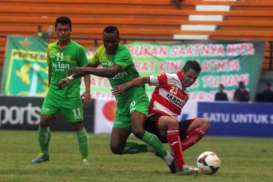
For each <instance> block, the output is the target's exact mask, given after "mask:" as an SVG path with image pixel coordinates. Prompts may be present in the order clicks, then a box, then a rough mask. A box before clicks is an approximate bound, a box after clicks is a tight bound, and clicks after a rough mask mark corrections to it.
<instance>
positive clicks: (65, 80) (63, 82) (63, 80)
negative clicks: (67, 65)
mask: <svg viewBox="0 0 273 182" xmlns="http://www.w3.org/2000/svg"><path fill="white" fill-rule="evenodd" d="M71 81H72V80H71V79H69V78H67V77H66V78H64V79H61V80H60V81H59V83H58V87H59V88H60V89H63V88H64V87H65V86H66V85H68V84H69V83H70V82H71Z"/></svg>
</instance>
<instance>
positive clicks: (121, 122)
mask: <svg viewBox="0 0 273 182" xmlns="http://www.w3.org/2000/svg"><path fill="white" fill-rule="evenodd" d="M148 109H149V99H148V97H147V95H146V94H144V95H142V96H138V97H128V98H127V99H126V100H123V101H120V100H119V101H118V102H117V110H116V117H115V122H114V125H113V127H114V128H130V127H131V116H130V115H131V113H132V112H141V113H143V114H145V115H147V114H148Z"/></svg>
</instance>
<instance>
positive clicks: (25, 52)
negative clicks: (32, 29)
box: [2, 36, 48, 96]
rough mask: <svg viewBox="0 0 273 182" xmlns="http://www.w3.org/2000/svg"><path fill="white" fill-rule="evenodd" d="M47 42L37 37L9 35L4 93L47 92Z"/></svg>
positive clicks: (39, 93)
mask: <svg viewBox="0 0 273 182" xmlns="http://www.w3.org/2000/svg"><path fill="white" fill-rule="evenodd" d="M46 49H47V42H45V41H44V40H42V39H39V38H35V37H23V36H8V38H7V45H6V55H5V63H4V73H3V80H2V94H3V95H13V96H44V95H45V94H46V92H47V84H48V78H47V76H48V71H47V70H48V67H47V62H46Z"/></svg>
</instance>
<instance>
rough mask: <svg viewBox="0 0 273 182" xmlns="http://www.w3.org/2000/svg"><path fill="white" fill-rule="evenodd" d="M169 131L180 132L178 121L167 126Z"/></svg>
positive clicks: (170, 122)
mask: <svg viewBox="0 0 273 182" xmlns="http://www.w3.org/2000/svg"><path fill="white" fill-rule="evenodd" d="M167 127H168V130H178V129H179V123H178V122H177V121H169V122H168V124H167Z"/></svg>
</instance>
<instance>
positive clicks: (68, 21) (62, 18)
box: [55, 16, 72, 30]
mask: <svg viewBox="0 0 273 182" xmlns="http://www.w3.org/2000/svg"><path fill="white" fill-rule="evenodd" d="M59 23H60V24H62V25H69V27H70V30H72V23H71V19H70V18H69V17H67V16H60V17H58V18H57V19H56V22H55V29H56V28H57V25H58V24H59Z"/></svg>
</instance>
